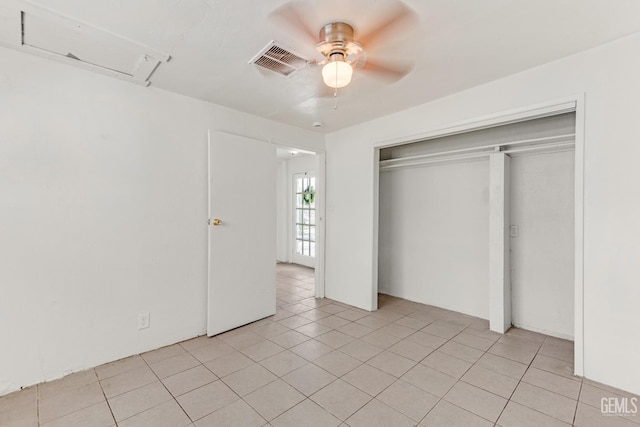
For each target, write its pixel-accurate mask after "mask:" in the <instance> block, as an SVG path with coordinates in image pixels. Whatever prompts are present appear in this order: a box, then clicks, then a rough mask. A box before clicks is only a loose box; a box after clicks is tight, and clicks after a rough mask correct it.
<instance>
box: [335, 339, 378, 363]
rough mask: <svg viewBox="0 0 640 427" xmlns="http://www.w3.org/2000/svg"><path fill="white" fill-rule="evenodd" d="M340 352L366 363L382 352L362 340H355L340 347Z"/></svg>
mask: <svg viewBox="0 0 640 427" xmlns="http://www.w3.org/2000/svg"><path fill="white" fill-rule="evenodd" d="M340 351H341V352H343V353H346V354H348V355H349V356H351V357H354V358H356V359H358V360H360V361H362V362H366V361H367V360H369V359H371V358H372V357H373V356H375V355H376V354H378V353H381V352H382V351H383V350H382V349H381V348H380V347H376V346H375V345H372V344H369V343H368V342H364V341H362V340H355V341H353V342H351V343H349V344H347V345H345V346H343V347H340Z"/></svg>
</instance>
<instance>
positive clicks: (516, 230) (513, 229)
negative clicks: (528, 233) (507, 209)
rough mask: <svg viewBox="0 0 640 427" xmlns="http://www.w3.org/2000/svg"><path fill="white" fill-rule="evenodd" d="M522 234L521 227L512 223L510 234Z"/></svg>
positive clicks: (514, 235) (515, 235)
mask: <svg viewBox="0 0 640 427" xmlns="http://www.w3.org/2000/svg"><path fill="white" fill-rule="evenodd" d="M519 235H520V229H519V228H518V226H517V225H512V226H511V228H510V230H509V236H511V237H518V236H519Z"/></svg>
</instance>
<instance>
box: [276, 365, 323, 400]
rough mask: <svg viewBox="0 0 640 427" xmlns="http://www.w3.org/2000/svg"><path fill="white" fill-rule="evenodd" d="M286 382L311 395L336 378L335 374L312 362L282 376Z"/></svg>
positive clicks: (306, 394)
mask: <svg viewBox="0 0 640 427" xmlns="http://www.w3.org/2000/svg"><path fill="white" fill-rule="evenodd" d="M282 379H283V380H285V381H286V382H287V383H289V384H290V385H292V386H293V387H295V388H296V389H297V390H299V391H300V392H302V393H303V394H304V395H305V396H311V395H312V394H313V393H315V392H317V391H318V390H320V389H321V388H323V387H325V386H326V385H328V384H331V383H332V382H333V381H335V380H336V376H335V375H332V374H330V373H329V372H327V371H325V370H324V369H322V368H319V367H317V366H316V365H313V364H308V365H305V366H303V367H301V368H298V369H296V370H295V371H292V372H289V373H288V374H287V375H285V376H283V377H282Z"/></svg>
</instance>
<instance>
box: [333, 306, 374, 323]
mask: <svg viewBox="0 0 640 427" xmlns="http://www.w3.org/2000/svg"><path fill="white" fill-rule="evenodd" d="M368 315H369V313H368V312H366V311H363V310H354V309H349V310H344V311H340V312H338V313H336V316H338V317H342V318H343V319H347V320H351V321H352V322H353V321H356V320H358V319H362V318H363V317H365V316H368Z"/></svg>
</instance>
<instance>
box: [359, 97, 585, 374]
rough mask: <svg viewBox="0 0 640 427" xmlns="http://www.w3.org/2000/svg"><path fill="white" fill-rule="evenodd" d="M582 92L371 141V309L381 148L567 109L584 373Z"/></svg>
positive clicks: (578, 360)
mask: <svg viewBox="0 0 640 427" xmlns="http://www.w3.org/2000/svg"><path fill="white" fill-rule="evenodd" d="M585 99H586V95H585V93H578V94H575V95H571V96H567V97H564V98H560V99H556V100H551V101H547V102H543V103H539V104H534V105H529V106H525V107H521V108H516V109H511V110H507V111H502V112H498V113H493V114H488V115H484V116H480V117H476V118H473V119H470V120H463V121H459V122H454V123H451V124H449V125H446V126H442V127H436V128H433V129H429V130H427V131H425V132H422V133H420V134H414V135H406V136H403V137H399V138H393V139H388V140H382V141H378V142H374V144H373V153H372V163H373V167H374V177H373V178H374V180H373V227H374V228H373V251H372V252H373V253H372V257H373V260H372V261H373V262H372V265H373V274H372V278H373V280H372V283H371V301H372V309H373V310H375V309H376V308H377V303H376V301H377V293H378V274H377V273H378V226H379V224H378V211H379V192H380V189H379V175H380V171H379V159H380V150H381V149H382V148H386V147H392V146H395V145H402V144H408V143H411V142H416V141H421V140H425V139H431V138H440V137H444V136H449V135H454V134H458V133H465V132H470V131H474V130H480V129H484V128H488V127H492V126H498V125H506V124H510V123H516V122H520V121H524V120H532V119H537V118H541V117H546V116H552V115H557V114H562V113H567V112H574V111H575V114H576V132H575V133H576V135H575V207H574V218H575V237H574V239H575V241H574V251H575V253H574V259H575V267H574V268H575V271H574V311H575V314H574V316H575V317H574V319H575V321H574V373H575V375H578V376H584V144H585V141H584V126H585Z"/></svg>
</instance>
